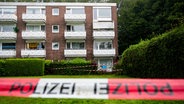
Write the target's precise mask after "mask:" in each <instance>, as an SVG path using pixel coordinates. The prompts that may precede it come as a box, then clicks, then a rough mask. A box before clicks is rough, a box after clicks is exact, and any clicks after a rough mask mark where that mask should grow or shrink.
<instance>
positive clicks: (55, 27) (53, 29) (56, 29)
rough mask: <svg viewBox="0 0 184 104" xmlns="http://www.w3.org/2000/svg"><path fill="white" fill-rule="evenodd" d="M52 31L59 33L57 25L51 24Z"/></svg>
mask: <svg viewBox="0 0 184 104" xmlns="http://www.w3.org/2000/svg"><path fill="white" fill-rule="evenodd" d="M52 32H53V33H59V25H53V26H52Z"/></svg>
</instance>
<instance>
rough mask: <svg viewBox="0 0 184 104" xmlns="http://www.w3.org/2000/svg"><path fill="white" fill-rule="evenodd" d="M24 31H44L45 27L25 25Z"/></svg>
mask: <svg viewBox="0 0 184 104" xmlns="http://www.w3.org/2000/svg"><path fill="white" fill-rule="evenodd" d="M26 31H45V25H27V26H26Z"/></svg>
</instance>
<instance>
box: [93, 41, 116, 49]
mask: <svg viewBox="0 0 184 104" xmlns="http://www.w3.org/2000/svg"><path fill="white" fill-rule="evenodd" d="M101 42H111V43H112V47H111V49H113V42H112V40H95V41H94V43H93V49H95V50H103V49H100V44H98V48H97V49H96V48H95V44H96V43H101Z"/></svg>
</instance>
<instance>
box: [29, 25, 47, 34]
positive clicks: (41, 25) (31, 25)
mask: <svg viewBox="0 0 184 104" xmlns="http://www.w3.org/2000/svg"><path fill="white" fill-rule="evenodd" d="M28 26H39V29H38V31H42V30H41V27H42V26H45V24H39V25H33V24H27V25H26V31H32V30H28ZM45 29H46V27H45ZM44 31H45V30H44ZM33 32H35V31H33Z"/></svg>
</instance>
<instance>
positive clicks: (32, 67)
mask: <svg viewBox="0 0 184 104" xmlns="http://www.w3.org/2000/svg"><path fill="white" fill-rule="evenodd" d="M4 70H5V73H4V75H6V76H40V75H44V61H43V60H42V59H6V60H5V65H4Z"/></svg>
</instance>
